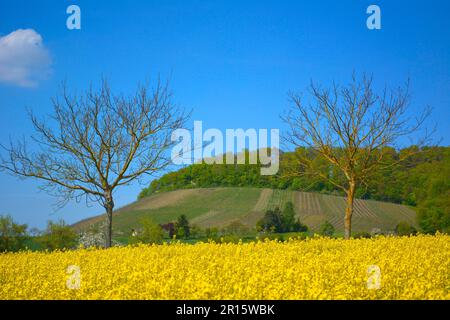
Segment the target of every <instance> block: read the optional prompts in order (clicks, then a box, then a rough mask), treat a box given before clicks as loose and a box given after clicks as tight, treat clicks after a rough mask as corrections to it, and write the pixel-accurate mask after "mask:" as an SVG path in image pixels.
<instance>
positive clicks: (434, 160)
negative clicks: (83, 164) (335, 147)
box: [139, 146, 450, 233]
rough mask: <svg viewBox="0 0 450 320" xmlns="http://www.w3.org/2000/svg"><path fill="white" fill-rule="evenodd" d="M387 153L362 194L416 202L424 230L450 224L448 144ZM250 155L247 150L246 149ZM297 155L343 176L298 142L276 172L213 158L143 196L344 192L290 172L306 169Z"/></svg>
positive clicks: (445, 227)
mask: <svg viewBox="0 0 450 320" xmlns="http://www.w3.org/2000/svg"><path fill="white" fill-rule="evenodd" d="M408 151H414V152H415V154H414V155H412V156H411V157H409V158H407V160H405V161H402V162H400V163H397V162H398V159H399V158H400V156H401V155H402V154H404V153H405V152H408ZM383 153H384V154H386V155H387V156H386V158H385V161H384V162H385V163H386V166H385V169H383V170H378V171H377V172H374V174H373V176H372V177H371V179H370V180H368V181H366V182H367V185H368V187H366V186H365V185H364V186H362V187H360V188H359V189H357V190H356V194H357V197H358V198H363V199H373V200H379V201H387V202H394V203H401V204H406V205H411V206H417V208H418V211H419V215H418V223H419V225H420V226H421V229H422V231H423V232H426V233H433V232H435V231H442V232H443V231H445V230H448V228H449V225H448V221H449V220H450V218H449V217H450V213H449V208H450V203H449V201H450V200H449V199H450V179H449V178H448V177H450V147H424V148H422V149H421V150H419V149H418V148H417V147H415V146H411V147H409V148H405V149H402V150H395V149H393V148H385V149H383ZM245 155H246V157H248V155H249V153H248V151H245ZM299 155H302V156H303V155H307V156H308V157H310V158H311V161H312V163H313V164H314V167H315V169H317V170H318V171H322V173H324V174H326V175H330V174H331V175H333V177H334V179H335V180H337V181H340V180H342V179H343V177H342V174H341V173H340V172H338V171H335V170H333V169H332V170H331V172H330V168H329V166H327V165H326V162H325V161H324V160H323V159H321V158H319V157H317V156H316V155H315V154H314V153H313V152H311V150H309V149H306V148H298V149H296V150H295V151H292V152H281V153H280V171H279V172H278V173H277V174H276V175H272V176H263V175H260V168H261V164H260V163H258V164H252V165H250V164H245V165H234V164H212V165H208V164H205V163H202V164H195V165H191V166H187V167H185V168H183V169H181V170H179V171H177V172H171V173H168V174H166V175H164V176H162V177H161V178H160V179H157V180H154V181H152V183H151V184H150V186H149V187H148V188H145V189H144V190H142V192H141V193H140V195H139V197H140V198H142V197H145V196H148V195H151V194H153V193H155V192H159V191H168V190H175V189H183V188H204V187H258V188H263V187H264V188H272V189H277V188H278V189H289V190H308V191H315V192H321V193H327V194H334V195H343V193H342V190H340V189H338V188H336V187H335V186H334V185H333V184H331V183H330V182H329V181H327V180H324V179H321V178H318V177H314V176H311V175H299V176H292V175H289V176H288V175H286V174H285V173H287V172H292V171H293V169H294V171H295V172H296V173H302V172H303V171H302V170H303V169H302V168H301V167H298V161H297V160H296V159H297V158H298V156H299Z"/></svg>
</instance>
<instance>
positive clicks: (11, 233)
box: [0, 215, 28, 252]
mask: <svg viewBox="0 0 450 320" xmlns="http://www.w3.org/2000/svg"><path fill="white" fill-rule="evenodd" d="M27 239H28V235H27V225H26V224H18V223H16V222H14V220H13V218H12V217H11V216H9V215H7V216H3V215H0V252H2V251H18V250H20V249H24V248H25V241H26V240H27Z"/></svg>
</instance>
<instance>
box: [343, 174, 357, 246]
mask: <svg viewBox="0 0 450 320" xmlns="http://www.w3.org/2000/svg"><path fill="white" fill-rule="evenodd" d="M354 200H355V182H353V181H352V182H350V187H349V189H348V191H347V207H346V208H345V219H344V238H345V239H350V236H351V234H352V215H353V202H354Z"/></svg>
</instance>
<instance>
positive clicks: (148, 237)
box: [132, 218, 164, 243]
mask: <svg viewBox="0 0 450 320" xmlns="http://www.w3.org/2000/svg"><path fill="white" fill-rule="evenodd" d="M140 225H141V228H140V230H139V232H138V233H137V235H136V236H135V237H134V239H133V241H132V242H140V243H161V242H162V240H163V237H164V231H163V229H162V228H161V226H160V225H159V224H157V223H155V222H154V221H153V220H152V219H150V218H144V219H142V220H141V222H140Z"/></svg>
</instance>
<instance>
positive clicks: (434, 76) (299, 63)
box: [0, 0, 450, 227]
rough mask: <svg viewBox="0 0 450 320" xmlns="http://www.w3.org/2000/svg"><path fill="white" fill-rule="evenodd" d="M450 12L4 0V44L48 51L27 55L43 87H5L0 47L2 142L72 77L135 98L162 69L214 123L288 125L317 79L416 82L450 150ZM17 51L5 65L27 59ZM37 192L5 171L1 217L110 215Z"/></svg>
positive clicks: (417, 105)
mask: <svg viewBox="0 0 450 320" xmlns="http://www.w3.org/2000/svg"><path fill="white" fill-rule="evenodd" d="M70 4H76V5H78V6H79V7H80V8H81V30H68V29H67V28H66V19H67V17H68V15H67V14H66V8H67V7H68V6H69V5H70ZM370 4H377V5H379V6H380V8H381V21H382V22H381V23H382V28H381V30H368V29H367V27H366V19H367V17H368V15H367V14H366V8H367V7H368V6H369V5H370ZM449 12H450V2H448V1H360V0H354V1H323V0H318V1H308V2H306V1H280V0H279V1H261V0H260V1H232V0H228V1H213V0H211V1H187V0H185V1H168V0H159V1H120V2H119V1H75V0H74V1H62V0H59V1H21V0H14V1H7V0H4V1H2V2H1V3H0V37H5V36H7V35H8V34H10V33H11V32H14V31H16V30H18V29H33V30H34V31H35V32H36V34H38V35H40V37H41V42H40V44H41V46H42V48H44V51H45V52H44V53H42V52H34V51H33V50H34V49H32V50H31V51H32V52H30V51H26V52H24V53H23V55H24V56H27V55H28V56H27V59H30V61H31V62H29V61H28V60H27V61H28V62H29V63H28V64H26V65H25V67H27V68H29V67H30V65H31V67H32V68H33V69H32V70H29V72H32V73H33V74H32V75H33V77H34V78H35V79H34V80H33V81H34V82H33V83H26V82H24V79H20V74H19V75H17V77H15V78H14V79H13V80H9V81H1V80H2V75H1V73H2V72H3V73H5V70H6V72H8V70H11V69H8V68H9V67H10V66H9V65H5V62H3V64H4V65H3V69H2V60H1V59H2V57H3V59H6V58H4V57H5V55H6V53H2V52H1V50H3V49H2V48H4V47H2V46H1V45H0V108H1V114H2V116H1V117H0V142H5V141H8V139H9V137H12V138H20V137H22V136H23V135H25V136H26V135H28V134H30V133H31V131H30V128H29V121H28V119H27V117H26V107H31V108H32V109H33V110H34V111H35V112H36V113H37V114H39V115H45V114H47V113H48V112H50V111H51V103H50V97H52V96H54V95H55V94H56V93H58V86H59V84H60V83H61V81H63V80H66V81H67V84H68V85H69V87H70V88H72V89H74V90H77V91H82V90H83V89H85V88H86V87H87V86H88V85H89V84H90V83H91V82H94V83H96V82H98V80H99V79H100V78H101V76H102V75H103V76H105V77H107V78H108V79H109V81H110V83H111V86H112V88H113V90H115V91H118V92H123V93H130V92H131V91H132V90H133V88H134V87H135V86H136V84H137V83H138V82H139V81H146V80H150V81H151V80H152V79H155V77H157V75H158V74H160V75H161V77H162V78H163V79H169V80H170V82H171V87H172V89H173V92H174V95H175V101H176V102H177V103H178V104H180V105H182V106H184V107H186V108H188V109H194V113H193V117H192V120H194V119H195V120H202V121H203V126H204V127H205V128H219V129H225V128H280V129H281V130H283V124H282V123H281V121H280V120H279V114H280V113H281V112H282V111H283V110H284V109H286V107H287V106H288V101H287V93H288V91H290V90H295V91H304V89H305V88H306V87H307V85H308V83H309V81H310V79H314V80H315V81H317V82H321V83H325V84H326V83H329V82H330V81H331V80H335V81H337V82H343V83H346V82H348V80H349V77H350V75H351V73H352V71H353V70H355V71H358V72H367V73H373V75H374V77H375V81H376V82H377V83H378V84H380V85H384V84H388V85H391V86H397V85H400V84H402V83H404V81H405V80H406V78H407V77H410V79H411V89H412V93H413V95H412V98H413V100H412V110H413V111H417V112H419V111H420V110H421V109H422V108H423V107H424V106H425V105H426V104H429V105H431V106H432V107H433V108H434V114H433V119H432V120H433V122H436V123H437V125H438V131H437V136H438V137H442V139H443V140H442V143H443V144H444V145H449V143H450V134H449V133H450V132H449V129H448V119H449V118H450V111H449V109H450V19H448V14H449ZM0 41H1V40H0ZM2 54H3V56H2ZM40 54H42V55H40ZM15 55H16V52H15V51H14V52H12V53H9V56H8V57H9V59H10V60H7V62H6V63H8V61H14V62H17V60H18V59H19V60H20V59H22V55H21V56H20V57H19V56H18V55H17V56H15ZM24 59H25V58H24ZM31 67H30V68H31ZM2 70H3V71H2ZM10 76H11V72H9V73H8V74H3V78H5V77H10ZM25 80H26V79H25ZM20 81H22V82H20ZM38 185H39V183H38V182H36V181H32V180H25V181H23V180H17V179H16V178H13V177H10V176H8V175H6V174H4V173H0V214H11V215H12V216H13V217H15V218H16V220H18V221H20V222H24V223H28V224H29V225H31V226H37V227H43V226H44V225H45V223H46V221H47V220H49V219H58V218H63V219H65V220H66V221H68V222H74V221H76V220H78V219H80V218H84V217H87V216H89V215H92V214H96V213H99V212H101V208H99V207H98V206H93V207H91V208H86V206H85V205H84V204H83V203H81V204H76V203H70V204H68V205H67V206H66V207H65V208H63V209H61V210H59V211H56V212H55V210H54V208H53V206H52V205H53V204H54V203H55V199H54V198H52V197H50V196H48V195H46V194H45V193H42V192H39V190H38V188H37V186H38ZM140 189H141V186H139V185H133V186H130V187H127V188H124V189H122V190H119V191H118V192H117V194H116V196H117V200H116V204H117V205H118V206H121V205H124V204H126V203H128V202H130V201H133V200H135V198H136V196H137V194H138V192H139V190H140Z"/></svg>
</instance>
